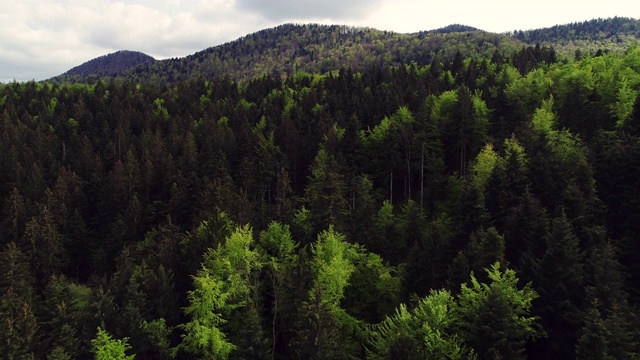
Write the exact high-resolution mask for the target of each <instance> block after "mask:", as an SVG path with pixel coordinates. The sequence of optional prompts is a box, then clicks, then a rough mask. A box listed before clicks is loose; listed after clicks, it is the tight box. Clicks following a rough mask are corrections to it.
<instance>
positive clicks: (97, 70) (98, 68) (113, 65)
mask: <svg viewBox="0 0 640 360" xmlns="http://www.w3.org/2000/svg"><path fill="white" fill-rule="evenodd" d="M155 61H156V59H154V58H153V57H151V56H149V55H147V54H144V53H141V52H139V51H129V50H121V51H117V52H114V53H111V54H108V55H103V56H100V57H98V58H95V59H93V60H89V61H87V62H85V63H84V64H81V65H78V66H76V67H74V68H72V69H71V70H69V71H67V72H66V73H64V74H63V76H80V77H85V76H91V75H95V76H113V75H117V74H121V73H123V72H124V71H126V70H128V69H130V68H133V67H136V66H139V65H143V64H148V63H152V62H155Z"/></svg>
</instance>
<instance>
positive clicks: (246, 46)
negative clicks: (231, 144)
mask: <svg viewBox="0 0 640 360" xmlns="http://www.w3.org/2000/svg"><path fill="white" fill-rule="evenodd" d="M638 38H640V21H639V20H636V19H631V18H620V17H616V18H611V19H604V20H603V19H596V20H590V21H585V22H582V23H573V24H567V25H557V26H554V27H551V28H546V29H537V30H527V31H514V32H512V33H504V34H497V33H491V32H486V31H482V30H479V29H476V28H473V27H470V26H465V25H460V24H454V25H449V26H447V27H444V28H440V29H435V30H430V31H421V32H417V33H412V34H400V33H395V32H390V31H381V30H376V29H372V28H364V27H350V26H341V25H318V24H308V25H297V24H285V25H280V26H277V27H274V28H269V29H265V30H261V31H258V32H256V33H253V34H249V35H246V36H244V37H242V38H239V39H237V40H235V41H232V42H228V43H225V44H222V45H219V46H214V47H210V48H208V49H205V50H202V51H199V52H197V53H195V54H192V55H189V56H186V57H183V58H174V59H167V60H160V61H154V60H153V58H151V57H149V56H147V55H144V54H141V53H136V52H123V51H121V52H117V53H115V54H110V55H106V56H103V57H101V58H98V59H94V60H91V61H89V62H87V63H85V64H83V65H81V66H79V67H77V68H74V69H72V70H70V71H69V72H67V73H65V74H63V75H61V76H58V77H56V78H53V79H51V80H50V81H56V82H95V81H96V80H98V79H100V78H103V77H116V78H120V79H127V80H132V81H135V82H145V83H150V84H153V85H157V86H160V85H164V84H168V83H175V82H177V81H180V80H186V79H190V78H194V77H203V78H207V79H210V78H213V77H220V76H228V77H230V78H231V79H233V80H236V81H241V80H245V81H246V80H250V79H253V78H255V77H257V76H260V75H272V76H277V75H280V74H295V73H296V72H299V71H303V72H308V73H316V74H317V73H320V74H323V73H328V72H332V71H337V70H339V69H340V68H342V67H348V68H351V69H353V70H355V71H362V70H366V69H370V68H372V67H375V66H377V67H386V66H398V65H401V64H408V63H416V64H418V65H423V64H430V63H431V61H432V60H433V59H434V58H437V59H439V60H441V61H447V60H452V59H453V58H454V57H455V56H456V55H461V56H462V57H463V58H464V57H467V56H469V55H480V56H483V57H487V58H490V57H491V56H492V55H493V54H494V53H495V52H496V50H498V51H499V52H500V53H501V54H502V55H504V56H508V57H513V56H517V53H518V52H522V51H524V50H525V48H526V47H528V46H532V45H537V44H539V45H541V46H543V47H545V46H546V47H553V48H554V49H555V51H557V53H558V54H559V55H560V56H561V57H573V56H574V54H575V53H576V50H581V51H582V52H592V53H595V52H596V51H598V50H605V51H607V50H608V51H623V50H624V49H626V48H627V47H628V46H629V45H630V44H634V43H638Z"/></svg>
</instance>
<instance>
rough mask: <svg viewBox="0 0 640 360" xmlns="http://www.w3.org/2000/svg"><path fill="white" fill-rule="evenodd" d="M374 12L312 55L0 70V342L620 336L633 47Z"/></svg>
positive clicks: (123, 345)
mask: <svg viewBox="0 0 640 360" xmlns="http://www.w3.org/2000/svg"><path fill="white" fill-rule="evenodd" d="M302 29H306V30H305V31H312V32H313V31H315V30H314V28H313V27H308V28H304V27H303V28H302ZM342 32H344V31H342ZM342 32H337V33H336V32H334V33H332V34H341V33H342ZM290 34H291V36H292V37H294V36H295V34H296V33H295V32H290ZM367 34H368V33H367V32H366V31H364V32H358V31H356V32H349V31H347V32H346V33H345V36H346V37H347V40H344V41H353V40H348V39H349V38H353V37H357V36H361V37H362V38H363V39H366V38H367V36H369V35H367ZM455 34H456V35H452V36H458V37H465V36H467V35H464V34H461V33H455ZM261 36H262V35H261V34H260V33H258V34H256V35H253V37H254V38H253V40H252V41H254V42H261V41H267V40H266V39H267V38H268V37H265V38H264V39H262V38H261ZM316 36H321V35H320V33H317V34H316ZM387 36H392V37H396V40H394V41H390V42H389V43H388V44H387V45H385V43H384V42H382V43H381V44H378V43H377V42H376V41H374V40H372V45H371V46H372V47H374V48H375V47H376V46H380V47H381V49H380V56H381V57H382V58H384V57H385V56H386V55H383V54H388V55H389V56H391V57H392V59H390V60H388V62H387V60H384V61H383V62H381V63H378V60H376V61H373V62H372V63H366V64H368V65H369V67H360V68H357V69H353V68H351V67H350V65H351V64H352V63H350V62H349V57H348V56H347V55H348V53H345V54H344V56H345V58H344V59H345V62H344V64H343V65H342V66H341V69H340V70H339V71H336V72H328V73H326V74H325V75H318V74H310V73H306V72H302V71H297V72H295V73H294V75H289V76H281V75H280V74H278V75H277V76H270V75H268V74H267V75H264V76H258V77H255V78H253V79H251V80H246V81H242V82H236V81H235V80H232V78H231V77H229V76H226V77H210V76H208V75H207V74H208V73H204V72H203V73H200V74H201V75H202V76H201V77H193V78H188V80H180V79H181V76H183V75H180V76H178V78H174V79H173V80H175V81H176V82H175V83H174V84H170V83H167V85H166V86H163V87H158V86H155V84H154V80H153V79H149V80H150V82H132V81H126V80H124V79H120V80H119V81H116V80H114V79H110V80H104V81H97V82H95V83H94V84H90V85H85V84H77V83H76V84H71V83H63V84H59V83H35V82H27V83H15V82H14V83H10V84H4V85H0V154H1V156H0V167H1V168H2V171H1V172H0V200H1V205H2V207H1V209H2V217H1V219H0V220H1V224H2V226H0V244H1V250H0V275H1V276H0V352H1V353H3V354H4V356H5V357H7V358H13V359H17V358H30V357H35V358H39V359H45V358H46V359H73V358H77V359H88V358H116V357H117V356H118V355H119V356H121V358H125V357H124V355H125V354H126V355H127V356H134V355H135V358H136V359H172V358H178V359H193V358H215V359H223V358H233V359H240V358H245V359H276V358H277V359H288V358H295V359H310V358H311V359H343V358H345V359H346V358H371V359H389V358H391V359H403V358H412V359H413V358H436V359H445V358H446V359H469V358H477V359H495V358H504V359H521V358H532V359H574V358H579V359H590V358H594V359H603V358H615V359H629V358H635V357H638V354H639V353H640V348H639V346H640V345H639V341H638V339H640V337H639V335H640V334H639V333H638V331H639V330H638V329H640V322H639V320H638V317H637V315H638V304H639V303H640V292H639V291H638V289H640V267H639V265H638V264H640V247H639V246H638V239H640V228H639V227H638V224H639V223H640V218H639V216H640V212H639V211H638V204H639V203H640V186H639V185H640V184H639V183H638V179H640V163H639V161H640V96H639V94H640V48H629V49H628V50H627V51H626V52H624V53H609V54H602V55H601V56H591V55H589V54H588V53H585V56H583V57H582V58H580V59H573V58H572V59H568V60H565V61H557V60H558V59H557V58H556V56H555V53H554V51H553V49H550V48H547V47H544V46H543V47H540V46H537V47H530V48H524V49H522V50H519V51H517V52H514V53H513V55H509V56H507V55H506V54H502V53H501V52H499V51H496V50H495V49H494V48H493V46H489V47H487V50H488V51H489V53H487V54H486V55H483V54H484V53H483V52H478V53H477V54H474V55H470V53H466V54H468V55H469V56H463V55H462V51H460V52H458V55H455V54H454V56H453V57H451V58H449V57H447V56H442V57H440V56H439V55H438V56H435V57H432V56H431V55H428V54H423V55H421V56H425V60H424V61H421V62H415V63H409V64H404V61H405V60H407V59H410V58H411V57H410V56H409V55H407V57H398V58H394V56H396V55H395V54H396V53H395V52H394V51H392V50H393V48H387V46H397V49H398V50H397V51H398V52H397V53H398V54H402V51H401V49H406V47H405V45H400V44H403V41H404V40H403V39H405V38H403V37H402V36H400V35H395V34H390V35H387ZM469 36H472V35H469ZM425 39H438V37H434V38H428V37H425ZM500 39H502V38H500ZM245 40H246V41H248V39H245ZM291 40H292V41H293V38H291ZM327 41H329V42H333V41H335V42H340V41H343V40H341V39H340V38H338V37H336V38H335V39H327ZM425 41H426V40H425ZM429 41H433V40H429ZM501 41H502V40H501ZM358 43H362V42H360V41H359V42H358ZM364 43H366V42H364ZM241 44H242V43H236V46H239V45H241ZM394 44H396V45H394ZM460 44H461V46H463V44H464V43H462V42H461V43H460ZM233 46H234V45H233V44H229V45H228V47H229V49H231V48H232V47H233ZM264 46H265V48H264V49H265V51H267V50H268V49H272V45H269V46H267V45H266V44H265V45H264ZM305 46H306V47H305ZM309 46H310V45H301V47H300V48H299V49H308V48H309ZM363 46H364V45H363ZM469 46H472V45H469ZM236 51H239V50H237V49H236ZM268 51H274V52H276V53H278V54H279V53H281V52H282V51H284V50H278V49H277V48H274V49H272V50H268ZM295 51H302V50H295ZM305 51H307V53H305V54H304V55H302V53H301V55H300V56H302V57H304V56H306V57H308V58H309V59H312V58H313V59H315V60H314V61H315V62H314V61H310V62H309V63H311V64H315V66H318V67H320V68H318V69H317V70H318V71H321V70H323V69H322V66H323V65H322V61H323V60H322V58H320V57H317V58H314V56H316V55H314V52H312V51H309V50H305ZM317 51H318V54H320V53H322V51H327V48H326V47H325V48H324V49H323V48H322V47H320V48H318V50H317ZM204 54H205V53H203V55H202V64H203V65H202V66H205V65H204V64H206V61H209V60H207V59H216V58H217V59H219V60H220V61H221V63H223V64H224V61H223V59H225V56H224V52H223V51H220V52H214V53H212V54H218V55H212V57H209V56H204ZM357 54H358V53H357V52H356V53H353V54H352V56H357ZM197 56H198V55H196V57H197ZM256 56H261V55H259V53H258V55H256ZM287 56H289V57H291V58H293V59H296V58H298V56H297V55H296V56H293V57H292V56H291V55H287ZM398 56H400V55H398ZM427 59H430V61H427ZM225 61H227V65H226V66H230V67H231V66H236V65H231V64H232V63H233V61H235V60H232V59H231V58H229V59H228V60H225ZM238 61H240V60H238ZM246 61H254V60H251V58H250V56H248V57H247V60H246ZM154 64H157V63H154ZM163 64H170V63H163ZM294 64H295V62H294ZM394 64H395V65H397V66H388V65H394ZM153 66H155V65H153ZM292 66H293V65H292ZM176 69H177V68H176ZM193 74H198V72H197V71H196V70H195V69H194V70H193V71H189V72H185V74H184V76H185V79H186V77H187V76H191V75H193ZM205 75H207V76H205ZM140 76H141V77H140V78H141V79H142V78H143V77H142V75H140ZM245 76H250V74H245Z"/></svg>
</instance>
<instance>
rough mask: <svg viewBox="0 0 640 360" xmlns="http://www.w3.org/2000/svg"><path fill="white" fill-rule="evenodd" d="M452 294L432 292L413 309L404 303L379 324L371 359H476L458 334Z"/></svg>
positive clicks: (373, 333)
mask: <svg viewBox="0 0 640 360" xmlns="http://www.w3.org/2000/svg"><path fill="white" fill-rule="evenodd" d="M455 308H456V302H455V299H454V298H453V296H451V294H450V293H449V292H448V291H446V290H439V291H432V292H431V294H429V296H427V297H425V298H423V299H422V300H420V302H419V303H418V304H417V305H416V307H415V308H414V309H412V310H409V309H407V306H406V305H404V304H401V305H400V306H399V307H398V309H397V310H396V313H395V314H394V315H393V316H390V317H387V318H386V319H385V320H384V321H383V322H382V323H380V324H378V325H376V326H375V327H374V330H373V331H372V333H371V339H370V344H371V346H370V347H369V348H368V351H367V357H368V358H371V359H400V358H403V359H466V358H473V357H474V356H473V352H470V351H469V350H468V349H467V348H466V346H465V345H464V342H463V339H462V338H461V337H460V336H459V335H457V334H456V333H455V330H454V328H455V322H456V317H455Z"/></svg>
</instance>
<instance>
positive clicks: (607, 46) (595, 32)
mask: <svg viewBox="0 0 640 360" xmlns="http://www.w3.org/2000/svg"><path fill="white" fill-rule="evenodd" d="M512 36H513V37H515V38H516V39H518V40H520V41H523V42H525V43H527V44H530V45H535V44H542V45H547V46H554V47H555V48H557V49H559V50H560V51H562V50H565V51H567V52H568V53H573V52H575V51H576V50H579V51H580V52H596V51H598V50H608V51H621V50H622V51H624V50H625V49H626V48H627V47H628V46H629V45H632V44H638V41H639V39H640V20H638V19H632V18H625V17H614V18H609V19H593V20H589V21H583V22H576V23H571V24H564V25H556V26H553V27H550V28H545V29H534V30H525V31H522V30H518V31H514V32H513V33H512Z"/></svg>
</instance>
